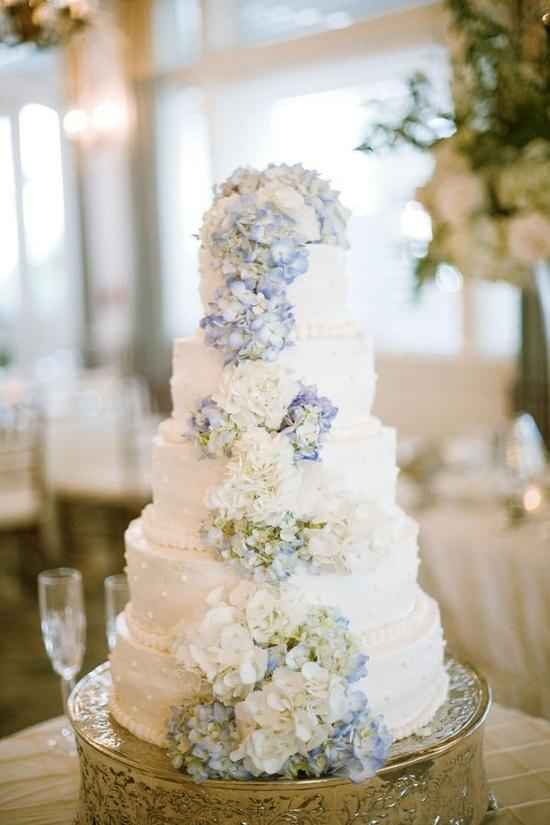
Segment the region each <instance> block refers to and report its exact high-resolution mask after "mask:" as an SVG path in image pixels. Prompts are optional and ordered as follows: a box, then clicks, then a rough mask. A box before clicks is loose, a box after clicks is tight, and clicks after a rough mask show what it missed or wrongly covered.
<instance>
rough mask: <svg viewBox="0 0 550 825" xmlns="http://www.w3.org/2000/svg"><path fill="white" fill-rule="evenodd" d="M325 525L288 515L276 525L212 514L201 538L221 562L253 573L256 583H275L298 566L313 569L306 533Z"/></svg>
mask: <svg viewBox="0 0 550 825" xmlns="http://www.w3.org/2000/svg"><path fill="white" fill-rule="evenodd" d="M324 526H325V525H324V523H314V522H312V521H306V520H303V519H299V518H297V516H296V515H294V514H293V513H290V512H288V513H285V514H284V516H282V517H281V519H280V522H279V524H277V525H271V524H263V523H259V522H257V521H251V520H250V519H247V518H242V519H230V518H225V517H224V516H222V515H219V514H217V513H214V514H213V516H212V520H211V521H210V522H209V523H207V524H206V525H205V526H204V528H203V531H202V535H203V538H204V540H205V541H206V544H208V546H209V547H212V548H213V549H214V550H215V551H216V552H217V553H219V555H220V557H221V558H222V559H224V560H225V561H228V562H229V563H230V564H232V565H233V566H234V567H237V568H238V569H240V570H241V571H244V572H247V573H249V574H252V575H253V576H254V578H255V579H256V580H257V581H260V582H263V581H266V582H270V583H274V584H275V583H278V582H281V581H285V580H286V579H288V578H289V576H291V575H292V574H293V573H295V572H296V570H297V569H298V568H299V567H300V566H304V565H308V566H312V567H313V568H315V564H314V559H313V558H312V555H311V551H310V549H309V546H308V536H307V533H306V532H305V531H306V530H314V529H321V528H323V527H324Z"/></svg>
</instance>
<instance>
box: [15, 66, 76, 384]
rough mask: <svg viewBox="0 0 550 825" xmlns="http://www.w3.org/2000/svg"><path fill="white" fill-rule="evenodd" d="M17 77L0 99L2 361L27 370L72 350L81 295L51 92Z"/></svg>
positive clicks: (62, 159) (27, 79)
mask: <svg viewBox="0 0 550 825" xmlns="http://www.w3.org/2000/svg"><path fill="white" fill-rule="evenodd" d="M51 68H52V67H51V66H50V69H51ZM38 74H41V73H40V72H38ZM19 76H20V75H19ZM17 78H18V75H14V78H13V81H12V80H11V79H10V81H9V92H10V97H6V98H4V99H3V100H2V102H0V222H1V225H2V254H1V255H0V329H1V333H0V364H1V365H4V364H6V363H12V362H15V363H16V364H17V365H18V366H19V367H20V368H23V369H27V368H31V367H32V366H33V364H34V362H35V361H36V360H37V359H38V358H40V357H43V356H47V355H48V354H51V353H53V352H56V351H59V350H62V349H72V348H74V346H75V345H76V342H77V338H76V336H77V334H78V322H79V318H78V311H77V307H78V301H79V294H78V291H77V288H75V282H78V277H77V276H78V270H77V268H76V267H75V266H74V263H73V260H74V259H73V256H72V255H71V252H72V251H73V250H72V249H71V245H70V240H71V238H70V237H69V233H68V232H67V227H66V224H65V195H66V185H67V176H66V174H65V164H64V158H63V147H62V136H61V127H60V118H59V114H58V112H57V110H56V107H55V104H54V100H53V97H54V95H52V94H51V93H50V90H47V91H46V89H45V83H44V82H43V80H42V78H40V79H38V78H37V80H36V83H33V78H32V73H31V72H29V74H28V75H26V76H25V78H24V82H22V83H21V88H18V85H17ZM50 78H51V75H50ZM2 79H3V80H4V81H5V85H6V87H8V79H7V77H4V76H3V78H2ZM33 87H35V93H34V92H33ZM33 98H34V99H33ZM60 319H63V323H60Z"/></svg>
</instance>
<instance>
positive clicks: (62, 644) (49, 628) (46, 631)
mask: <svg viewBox="0 0 550 825" xmlns="http://www.w3.org/2000/svg"><path fill="white" fill-rule="evenodd" d="M38 599H39V604H40V626H41V630H42V639H43V641H44V647H45V648H46V653H47V654H48V656H49V658H50V661H51V663H52V666H53V669H54V671H55V672H56V673H57V674H58V675H59V676H60V677H61V699H62V702H63V713H64V714H65V717H66V718H68V715H67V701H68V698H69V695H70V693H71V690H72V689H73V687H74V680H75V676H76V675H77V673H78V672H79V671H80V668H81V667H82V660H83V658H84V652H85V648H86V614H85V612H84V598H83V595H82V576H81V575H80V573H79V572H78V570H73V569H71V568H70V567H58V568H56V569H54V570H44V571H43V572H42V573H40V574H39V576H38ZM61 733H62V735H63V737H64V738H63V740H62V745H61V749H62V750H63V751H65V752H66V753H76V748H75V742H74V736H73V732H72V730H71V728H70V726H69V725H65V726H64V727H63V728H62V731H61Z"/></svg>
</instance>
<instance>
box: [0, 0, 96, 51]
mask: <svg viewBox="0 0 550 825" xmlns="http://www.w3.org/2000/svg"><path fill="white" fill-rule="evenodd" d="M92 3H93V0H0V43H3V44H5V45H8V46H18V45H20V44H21V43H32V44H34V45H35V46H38V47H39V48H49V47H51V46H58V45H60V44H61V43H64V42H66V41H67V40H68V39H69V38H70V37H71V35H73V34H74V33H75V32H77V31H80V30H81V29H83V28H84V27H85V26H87V25H88V24H89V23H90V22H91V20H92V17H93V11H94V8H93V5H92Z"/></svg>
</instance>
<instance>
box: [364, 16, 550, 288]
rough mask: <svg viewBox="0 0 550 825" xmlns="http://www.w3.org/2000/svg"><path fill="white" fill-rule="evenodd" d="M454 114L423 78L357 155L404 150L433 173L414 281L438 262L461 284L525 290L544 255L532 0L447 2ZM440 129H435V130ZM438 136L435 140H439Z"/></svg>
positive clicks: (549, 240)
mask: <svg viewBox="0 0 550 825" xmlns="http://www.w3.org/2000/svg"><path fill="white" fill-rule="evenodd" d="M446 6H447V8H448V10H449V12H450V16H451V21H452V25H451V28H450V35H451V36H450V42H449V46H450V52H451V58H452V92H453V104H454V110H453V111H452V112H447V111H439V110H438V109H437V107H435V106H434V104H433V99H432V97H433V96H432V92H431V89H430V84H429V83H428V81H427V80H426V78H425V77H424V76H422V75H415V76H414V77H413V78H412V79H411V80H410V81H409V90H410V107H409V109H408V111H407V112H406V114H405V116H404V117H399V118H398V119H397V120H392V118H391V116H390V115H389V113H388V117H387V118H384V117H383V118H382V120H379V121H378V122H374V125H372V126H371V127H370V128H369V131H368V134H367V135H366V138H365V140H364V142H363V144H362V145H361V146H360V147H359V149H361V150H364V151H368V152H372V151H377V150H379V149H382V148H388V147H394V146H398V145H400V144H403V143H405V144H409V145H412V146H414V147H417V148H420V149H427V150H431V151H432V152H433V154H434V158H435V168H434V172H433V175H432V177H431V180H430V181H429V182H428V183H427V184H426V185H425V186H423V187H421V188H420V189H419V190H418V191H417V193H416V198H417V200H418V201H420V203H421V204H422V205H423V206H424V207H425V209H426V210H427V211H428V213H429V215H430V217H431V219H432V235H433V236H432V240H431V242H430V244H429V245H428V247H427V249H426V250H423V251H422V253H423V252H425V253H426V254H422V255H421V257H418V258H417V259H416V263H415V267H416V277H417V281H418V282H419V283H423V282H424V281H426V280H429V279H431V278H433V277H434V276H435V275H436V274H437V270H438V268H439V266H440V265H441V264H449V265H452V266H454V267H456V268H457V269H458V270H459V271H460V272H461V273H462V274H463V275H464V276H466V277H478V278H486V279H489V280H504V281H509V282H512V283H516V284H518V285H520V286H524V285H526V284H529V282H530V276H531V272H532V269H533V266H534V265H535V264H537V263H538V262H539V261H542V260H548V259H549V258H550V48H549V40H548V35H547V34H546V33H545V27H544V25H543V24H542V22H541V19H542V12H543V4H542V3H541V2H540V0H446ZM441 127H443V128H441ZM442 132H443V133H444V134H445V135H446V136H445V137H442V136H441V133H442Z"/></svg>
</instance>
